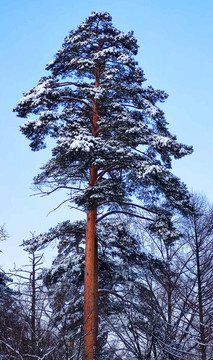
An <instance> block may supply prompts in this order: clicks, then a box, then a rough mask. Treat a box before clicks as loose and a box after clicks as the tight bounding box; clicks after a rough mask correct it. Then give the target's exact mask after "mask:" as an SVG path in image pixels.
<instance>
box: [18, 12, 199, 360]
mask: <svg viewBox="0 0 213 360" xmlns="http://www.w3.org/2000/svg"><path fill="white" fill-rule="evenodd" d="M137 49H138V46H137V43H136V40H135V38H134V37H133V33H127V34H125V33H123V32H121V31H119V30H117V29H115V28H114V27H113V26H112V23H111V16H110V15H109V14H108V13H101V12H95V13H92V14H91V15H90V16H89V17H88V18H87V19H86V21H85V22H83V23H82V24H81V25H80V26H79V27H78V28H77V29H76V30H73V31H71V32H70V34H69V36H67V37H66V38H65V42H64V44H63V45H62V48H61V49H60V50H59V51H58V52H57V54H56V57H55V59H54V60H53V61H52V62H51V63H50V64H49V65H48V66H47V70H50V71H51V73H52V74H51V76H49V77H43V78H42V79H41V80H40V81H39V84H38V85H37V86H36V87H35V88H33V89H31V90H29V91H28V92H26V93H25V94H24V97H23V98H22V99H21V100H20V101H19V104H18V105H17V107H16V109H15V110H16V111H17V112H18V115H19V116H20V117H26V116H27V115H28V114H30V113H32V114H35V115H36V118H35V117H33V119H31V120H30V121H27V122H25V124H24V125H22V128H21V130H22V132H23V133H24V134H25V135H26V136H27V137H28V138H29V139H30V140H31V148H32V150H34V151H35V150H40V149H42V148H43V147H44V146H45V144H44V139H45V137H46V136H48V135H50V136H51V137H52V138H54V139H55V140H56V146H55V147H54V149H53V150H52V158H51V160H50V161H49V162H48V163H47V164H46V165H45V166H44V167H43V172H42V173H41V174H40V175H38V176H37V177H36V178H35V181H34V182H35V184H36V185H38V186H40V185H46V186H48V187H49V190H46V193H51V192H54V191H56V190H58V189H61V188H64V189H67V190H69V191H70V196H69V197H68V200H69V201H72V202H74V203H75V204H76V205H77V206H78V207H80V208H82V209H84V210H85V211H86V212H87V226H86V260H85V280H84V349H85V354H84V358H85V360H91V359H94V358H96V357H97V351H96V349H97V334H98V254H97V243H96V238H95V224H96V222H97V221H100V220H102V219H103V218H104V217H105V216H106V215H111V214H114V213H120V212H122V213H126V214H134V210H133V209H134V207H133V206H132V203H131V200H132V196H133V195H134V196H136V197H137V198H138V199H139V200H140V201H141V204H142V205H141V206H143V207H144V208H145V209H146V210H147V212H148V213H150V212H151V213H152V212H153V211H154V212H155V213H156V216H157V217H159V215H160V213H161V209H158V208H157V203H156V200H157V199H158V198H159V197H161V198H162V201H163V203H164V204H163V205H164V207H166V208H167V209H169V208H170V207H174V206H175V207H177V208H178V209H184V208H185V207H186V206H187V202H188V193H187V191H186V188H185V186H184V185H183V184H182V183H181V182H180V181H179V179H178V178H177V177H175V176H174V175H172V174H171V172H170V168H171V157H172V156H174V157H175V158H181V157H182V156H184V155H186V154H190V153H191V151H192V149H191V147H189V146H186V145H182V144H179V143H178V142H177V141H176V137H175V136H173V135H171V134H170V133H169V131H168V129H167V123H166V121H165V118H164V114H163V112H162V111H161V110H160V109H159V108H158V107H157V106H156V103H157V102H158V101H160V102H162V101H164V100H165V99H166V97H167V95H166V94H165V92H163V91H160V90H154V89H153V88H152V87H147V88H144V87H143V86H142V83H143V82H144V81H145V78H144V74H143V71H142V70H141V69H140V68H139V67H138V64H137V62H136V61H135V59H134V55H136V54H137ZM37 116H38V119H37ZM43 189H44V188H43ZM42 191H45V190H42ZM97 211H98V214H101V215H100V217H99V218H97ZM164 213H165V211H164ZM159 221H160V222H162V221H163V219H162V217H160V220H159Z"/></svg>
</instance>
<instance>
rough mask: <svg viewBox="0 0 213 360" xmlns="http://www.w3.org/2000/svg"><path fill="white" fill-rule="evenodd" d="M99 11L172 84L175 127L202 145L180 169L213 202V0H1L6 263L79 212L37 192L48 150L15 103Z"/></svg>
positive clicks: (0, 215) (149, 73)
mask: <svg viewBox="0 0 213 360" xmlns="http://www.w3.org/2000/svg"><path fill="white" fill-rule="evenodd" d="M92 11H108V12H109V13H110V14H111V15H112V18H113V24H114V26H115V27H117V28H118V29H119V30H123V31H130V30H134V34H135V37H136V38H137V40H138V44H139V45H140V48H139V54H138V57H137V59H138V61H139V64H140V66H141V67H142V68H143V70H144V71H145V75H146V78H147V85H152V86H153V87H154V88H156V89H157V88H158V89H162V90H165V91H166V92H167V93H168V94H169V99H168V100H167V101H166V102H165V104H163V110H164V111H165V114H166V118H167V121H168V122H169V124H170V126H169V129H170V131H171V132H172V133H174V134H176V135H177V137H178V140H179V141H180V142H184V143H186V144H188V145H193V146H194V153H193V154H192V155H190V156H188V157H186V158H183V159H181V160H178V161H174V162H173V172H174V173H175V174H176V175H178V176H179V177H180V178H181V179H182V180H183V181H184V182H185V183H186V184H187V185H188V187H189V189H190V190H194V191H198V192H201V193H203V194H205V195H206V196H207V198H208V199H209V200H210V201H211V202H213V186H212V176H213V168H212V152H213V141H212V135H213V121H212V106H213V99H212V97H213V95H212V84H213V45H212V42H213V21H212V19H213V2H212V0H204V1H202V0H178V1H171V0H161V1H159V0H131V1H130V0H107V1H106V0H79V1H76V0H60V1H58V0H30V1H29V0H8V1H3V0H2V1H0V14H1V22H0V34H1V38H0V48H1V57H0V69H1V70H0V71H1V77H0V79H1V87H0V109H1V116H0V134H1V140H0V164H1V174H0V189H1V192H0V194H1V201H0V224H5V227H6V229H7V231H8V233H9V235H10V237H9V239H8V240H7V241H6V242H4V243H2V244H1V249H2V251H3V252H2V253H0V265H1V266H3V268H4V269H8V268H9V267H10V268H12V266H13V262H16V264H17V266H20V265H21V264H24V263H26V258H27V256H26V255H25V257H24V256H23V250H21V249H20V247H19V245H20V244H21V243H22V240H23V239H28V238H29V237H31V234H30V232H34V231H35V233H36V234H39V233H40V232H44V231H46V230H48V229H49V227H51V226H54V225H56V224H57V223H58V222H61V221H63V220H67V219H71V220H72V219H73V218H74V217H75V216H76V214H74V213H73V212H71V211H70V210H69V209H68V208H67V207H66V206H64V207H62V208H61V209H59V210H57V211H56V212H54V213H51V214H50V215H48V216H47V214H48V212H50V211H51V210H52V209H53V208H55V207H56V206H57V205H58V203H59V202H60V200H63V195H62V194H60V193H58V194H57V196H55V197H51V198H50V197H49V198H40V197H35V196H33V197H32V196H30V195H31V194H32V193H33V191H32V190H31V184H32V178H33V176H34V175H36V174H37V173H39V167H40V166H41V165H42V164H44V163H45V162H46V160H47V159H48V156H49V154H50V152H49V150H44V151H40V152H37V153H33V152H32V151H31V150H30V148H29V146H28V140H27V139H25V138H24V136H23V135H22V134H21V133H20V132H19V125H20V124H21V123H22V120H21V119H19V118H16V115H15V114H14V113H13V112H12V109H13V107H14V106H16V103H17V101H18V100H19V98H20V97H21V96H22V93H23V92H24V91H27V90H29V89H30V88H32V87H33V86H35V85H36V84H37V82H38V80H39V79H40V78H41V77H42V76H44V75H47V73H46V72H45V65H46V64H47V63H48V62H50V61H51V60H52V59H53V57H54V54H55V53H56V51H57V50H58V48H59V47H60V46H61V44H62V42H63V39H64V37H65V36H66V35H67V34H68V33H69V31H70V30H71V29H73V28H76V26H77V25H79V24H80V23H81V22H82V21H84V20H85V18H86V17H87V16H88V15H89V14H90V13H91V12H92Z"/></svg>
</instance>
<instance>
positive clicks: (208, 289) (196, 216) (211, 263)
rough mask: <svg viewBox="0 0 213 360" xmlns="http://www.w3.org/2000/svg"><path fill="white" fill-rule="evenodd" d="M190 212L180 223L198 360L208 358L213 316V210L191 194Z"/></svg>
mask: <svg viewBox="0 0 213 360" xmlns="http://www.w3.org/2000/svg"><path fill="white" fill-rule="evenodd" d="M192 203H193V207H194V209H195V210H194V212H193V213H191V214H188V216H187V217H184V219H183V220H182V228H181V230H182V232H183V239H184V241H185V243H186V244H187V248H188V259H189V261H188V263H187V276H188V277H189V278H190V279H191V283H192V287H191V296H190V298H189V300H190V305H191V312H192V313H194V320H193V322H192V324H191V331H192V334H194V343H195V344H196V347H195V349H196V350H197V352H198V354H199V355H198V356H199V358H200V359H201V360H207V359H208V360H210V359H211V358H212V354H213V353H212V321H213V318H212V314H213V304H212V296H213V281H212V271H213V247H212V240H213V207H212V205H210V204H209V203H208V201H207V199H206V198H205V197H204V196H200V195H196V194H193V197H192Z"/></svg>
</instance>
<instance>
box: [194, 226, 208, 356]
mask: <svg viewBox="0 0 213 360" xmlns="http://www.w3.org/2000/svg"><path fill="white" fill-rule="evenodd" d="M194 228H195V245H196V262H197V287H198V311H199V324H200V325H199V330H200V343H201V344H200V350H201V359H202V360H206V336H205V327H204V316H203V297H202V280H201V270H200V244H199V239H198V234H197V226H196V220H195V219H194Z"/></svg>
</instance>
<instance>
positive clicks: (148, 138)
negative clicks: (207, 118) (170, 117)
mask: <svg viewBox="0 0 213 360" xmlns="http://www.w3.org/2000/svg"><path fill="white" fill-rule="evenodd" d="M136 53H137V43H136V40H135V39H134V37H133V33H131V32H130V33H127V34H124V33H122V32H120V31H118V30H117V29H115V28H114V27H113V26H112V24H111V17H110V15H109V14H108V13H93V14H92V15H91V16H90V17H88V18H87V19H86V21H85V22H84V23H83V24H81V25H80V26H79V27H78V28H77V30H73V31H72V32H71V33H70V34H69V36H68V37H67V38H66V39H65V43H64V44H63V46H62V48H61V49H60V50H59V51H58V53H57V54H56V58H55V60H53V61H52V62H51V63H50V64H49V65H48V67H47V69H48V70H50V71H51V72H52V75H51V76H49V77H44V78H42V79H41V80H40V81H39V83H38V85H37V87H35V88H33V89H31V90H29V91H28V92H27V93H25V94H24V97H23V98H22V99H21V100H20V102H19V104H18V105H17V107H16V111H17V112H18V115H19V116H20V117H27V116H28V114H32V115H31V116H32V117H31V119H30V120H27V121H26V122H25V123H24V124H23V126H22V132H23V133H24V135H26V136H27V137H28V138H29V139H30V140H31V148H32V150H34V151H36V150H40V149H42V148H43V147H44V146H45V144H44V139H45V137H46V136H51V137H52V138H53V139H54V140H56V147H55V148H54V149H53V152H52V155H53V157H52V159H51V160H50V161H49V162H48V163H47V164H46V165H45V166H44V167H43V168H42V173H41V174H39V175H38V176H37V177H35V179H34V183H35V185H36V186H37V187H38V188H39V190H40V191H41V192H42V193H44V194H48V195H49V194H51V193H52V192H55V191H56V190H58V189H60V188H61V189H66V191H67V194H68V195H67V199H65V200H64V201H67V202H69V203H71V202H72V203H73V204H74V205H70V206H72V207H73V208H74V207H78V208H79V209H81V210H82V211H85V212H86V213H87V220H86V221H76V222H74V223H71V222H70V221H65V222H63V223H61V224H58V225H57V226H56V227H55V228H52V229H50V230H49V232H47V233H45V234H42V235H40V236H37V237H35V236H32V239H30V240H28V241H25V243H24V245H25V247H26V249H27V250H28V251H29V256H30V264H29V265H28V266H27V267H26V268H25V267H23V269H22V270H21V271H19V272H16V273H15V272H14V273H13V274H4V273H3V272H2V273H1V293H2V296H1V309H0V311H1V319H2V321H1V330H0V343H1V348H0V352H1V358H2V359H59V358H60V359H66V360H68V359H81V358H82V357H83V358H84V359H85V360H87V359H88V360H89V359H115V360H116V359H129V358H131V359H143V360H157V359H159V360H164V359H165V360H166V359H169V360H173V359H174V360H176V359H182V360H187V359H189V360H190V359H194V358H197V359H202V360H207V359H211V358H212V335H211V334H212V330H211V329H212V324H211V319H212V304H211V295H212V281H211V270H212V255H211V254H212V249H211V247H212V244H211V239H212V224H213V222H212V214H213V212H212V207H211V206H210V205H209V204H208V202H207V200H205V199H204V198H203V197H201V196H198V195H190V194H189V193H188V191H187V189H186V187H185V185H184V184H183V183H181V181H180V180H179V179H178V178H177V177H175V176H174V175H173V174H172V173H171V171H170V169H171V157H174V158H181V157H182V156H185V155H187V154H190V153H191V151H192V148H191V147H189V146H186V145H183V144H179V143H178V142H177V141H176V138H175V136H173V135H171V134H170V133H169V131H168V128H167V122H166V120H165V118H164V114H163V112H162V111H161V110H160V108H159V107H158V106H157V105H156V103H157V102H159V101H160V102H163V101H164V100H165V99H166V97H167V95H166V94H165V92H163V91H160V90H154V89H153V88H152V87H148V88H145V87H144V86H142V84H143V82H144V81H145V78H144V74H143V71H142V70H141V69H140V68H139V66H138V64H137V62H136V61H135V60H134V55H136ZM37 116H38V117H39V118H37ZM135 198H137V199H138V200H137V201H135ZM133 200H134V201H133ZM1 234H2V239H4V238H5V233H4V229H2V231H1ZM55 240H56V241H57V242H58V255H57V256H56V258H55V260H54V261H53V264H52V267H51V268H50V269H43V267H42V257H41V256H40V255H37V253H36V251H37V250H39V249H43V248H44V247H45V246H48V244H49V243H51V242H52V241H55ZM88 244H89V246H88ZM91 249H92V252H91ZM91 259H93V261H92V263H91V261H90V260H91ZM85 263H86V265H85ZM85 266H86V270H85ZM90 274H92V275H91V276H90ZM87 275H88V279H87ZM11 277H13V278H15V279H14V281H13V284H14V285H13V286H12V287H9V282H10V279H11ZM19 280H20V281H19ZM16 283H17V285H15V284H16ZM97 284H98V286H97ZM85 289H86V291H85ZM91 299H92V301H91ZM83 309H84V310H83ZM83 314H84V318H83ZM85 339H86V340H85Z"/></svg>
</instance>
